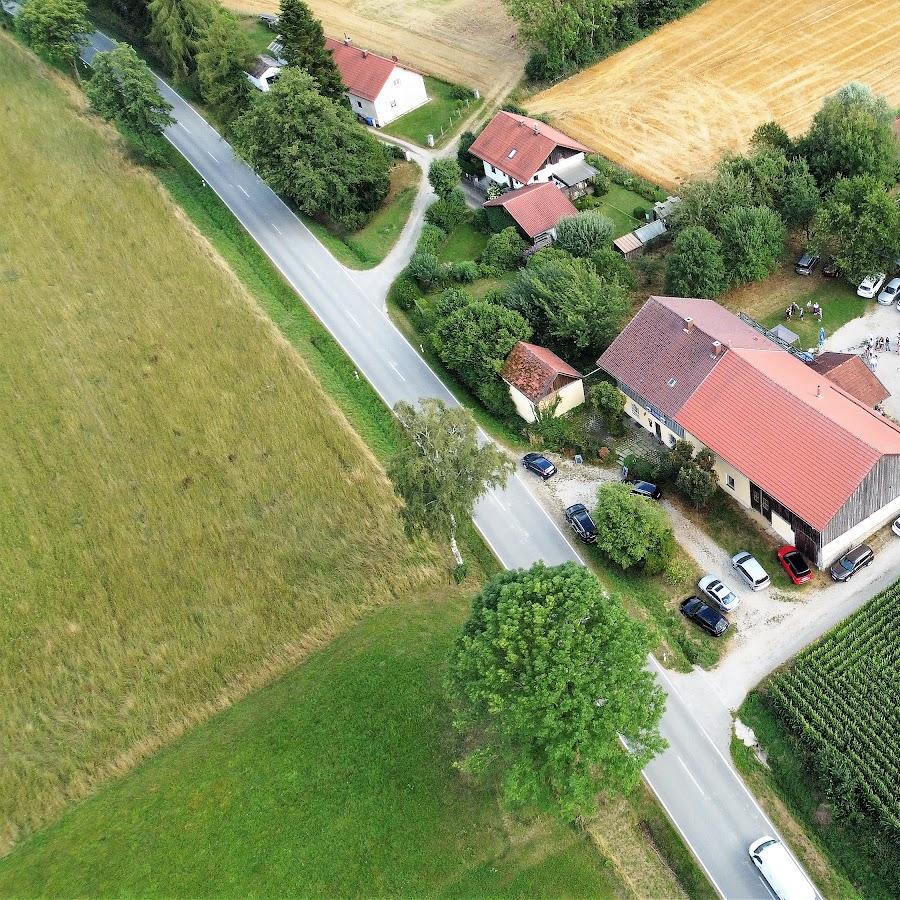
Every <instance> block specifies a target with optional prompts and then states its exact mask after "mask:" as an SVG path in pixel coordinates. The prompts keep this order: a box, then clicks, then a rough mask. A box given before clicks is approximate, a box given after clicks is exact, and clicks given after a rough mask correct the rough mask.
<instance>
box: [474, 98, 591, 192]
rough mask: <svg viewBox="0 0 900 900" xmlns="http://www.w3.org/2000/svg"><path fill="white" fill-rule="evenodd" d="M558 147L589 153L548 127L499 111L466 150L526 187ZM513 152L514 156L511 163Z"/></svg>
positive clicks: (578, 144) (524, 117)
mask: <svg viewBox="0 0 900 900" xmlns="http://www.w3.org/2000/svg"><path fill="white" fill-rule="evenodd" d="M557 147H567V148H569V149H570V150H574V151H576V152H582V153H590V152H591V151H590V150H589V149H588V148H587V147H585V146H584V144H581V143H579V142H578V141H576V140H575V139H574V138H570V137H569V136H568V135H567V134H563V133H562V132H561V131H558V130H557V129H556V128H552V127H551V126H550V125H545V124H544V123H543V122H539V121H538V120H537V119H529V118H528V116H520V115H517V114H516V113H511V112H506V111H505V110H501V111H500V112H498V113H497V115H496V116H494V118H493V119H491V121H490V122H488V124H487V126H486V127H485V129H484V131H482V132H481V134H479V135H478V137H477V138H476V139H475V142H474V143H473V144H472V146H471V147H469V153H471V154H472V155H473V156H477V157H478V158H479V159H483V160H485V162H489V163H490V164H491V165H492V166H495V167H496V168H498V169H500V170H501V171H503V172H506V173H508V174H509V175H512V177H513V178H515V179H517V180H518V181H521V182H522V183H523V184H525V183H527V182H528V181H530V180H531V177H532V176H533V175H534V173H535V172H537V171H538V170H539V169H540V168H541V167H542V166H543V165H544V161H545V160H546V159H547V157H548V156H549V155H550V154H551V153H552V152H553V151H554V150H555V149H556V148H557ZM513 150H515V153H514V154H513V157H512V159H510V156H509V154H510V153H512V151H513Z"/></svg>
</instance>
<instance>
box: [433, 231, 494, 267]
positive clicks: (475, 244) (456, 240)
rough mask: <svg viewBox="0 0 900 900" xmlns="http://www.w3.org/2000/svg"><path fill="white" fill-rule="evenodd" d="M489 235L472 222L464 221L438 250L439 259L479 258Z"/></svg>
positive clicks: (460, 260) (461, 259)
mask: <svg viewBox="0 0 900 900" xmlns="http://www.w3.org/2000/svg"><path fill="white" fill-rule="evenodd" d="M488 237H489V236H488V235H486V234H485V233H484V232H483V231H479V230H478V229H477V228H475V226H474V225H472V224H471V222H464V223H463V224H462V225H459V226H458V227H457V228H454V229H453V231H452V232H450V234H448V235H447V239H446V240H445V241H444V243H443V245H442V246H441V247H440V249H439V250H438V259H439V260H440V261H441V262H464V261H465V260H467V259H471V260H477V259H478V257H479V256H481V251H482V250H484V248H485V245H486V244H487V242H488Z"/></svg>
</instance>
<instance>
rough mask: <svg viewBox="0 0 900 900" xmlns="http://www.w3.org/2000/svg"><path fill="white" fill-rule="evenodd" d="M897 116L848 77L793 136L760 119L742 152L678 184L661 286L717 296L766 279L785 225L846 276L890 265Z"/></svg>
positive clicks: (895, 217)
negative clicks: (672, 241)
mask: <svg viewBox="0 0 900 900" xmlns="http://www.w3.org/2000/svg"><path fill="white" fill-rule="evenodd" d="M894 117H895V116H894V111H893V110H892V109H891V107H890V106H889V105H888V104H887V102H886V101H885V100H884V99H883V98H882V97H878V96H876V95H875V94H873V93H872V92H871V91H870V90H869V89H868V88H866V87H864V86H863V85H860V84H849V85H847V86H846V87H844V88H842V89H841V90H840V91H838V92H837V93H836V94H834V95H833V96H831V97H828V98H826V99H825V101H824V102H823V104H822V106H821V108H820V109H819V111H818V112H817V113H816V114H815V116H814V117H813V121H812V124H811V125H810V128H809V130H808V131H807V132H806V134H804V135H802V136H801V137H800V138H798V139H797V140H792V139H791V138H790V136H789V135H788V134H787V133H786V132H785V130H784V129H783V128H782V127H781V126H780V125H778V124H777V123H775V122H767V123H765V124H763V125H761V126H760V127H759V128H757V129H756V131H755V132H754V134H753V138H752V140H751V147H750V151H749V152H748V153H746V154H728V155H727V156H725V158H724V159H722V161H721V162H720V163H719V165H718V166H717V167H716V171H715V174H714V175H713V177H712V178H709V179H702V180H699V181H695V182H693V183H692V184H691V185H689V186H688V187H687V188H685V189H684V191H683V192H682V196H683V202H682V204H681V206H680V207H679V208H678V209H677V211H676V213H675V215H674V218H673V224H674V225H675V229H676V232H677V237H676V239H675V245H674V249H673V251H672V252H671V253H670V254H669V256H668V259H667V271H666V289H667V291H668V292H669V293H672V294H675V295H678V296H683V297H717V296H719V295H720V294H722V293H723V292H724V291H726V290H728V288H730V287H733V286H735V285H739V284H744V283H746V282H749V281H757V280H760V279H763V278H765V277H766V276H767V275H769V274H770V273H771V272H772V271H773V270H774V269H775V268H776V266H777V265H778V263H779V260H780V259H781V255H782V253H783V251H784V244H785V240H786V238H787V233H788V231H789V230H792V231H793V230H805V232H806V237H807V246H808V247H809V248H810V249H812V250H815V251H816V252H818V253H820V254H823V255H824V254H827V255H828V256H830V257H832V258H833V259H834V261H835V264H836V265H837V267H838V269H839V270H840V271H841V272H842V274H844V275H845V276H846V277H847V278H848V279H850V280H851V281H854V282H859V281H861V280H862V279H863V278H864V277H866V276H867V275H872V274H875V273H877V272H884V271H888V267H890V265H891V263H892V261H893V260H894V259H895V258H896V257H897V256H898V255H900V207H898V205H897V202H896V200H895V199H894V197H893V196H892V189H893V187H894V185H895V184H896V183H897V180H898V173H900V157H898V152H897V144H896V142H895V140H894V136H893V130H892V126H893V122H894Z"/></svg>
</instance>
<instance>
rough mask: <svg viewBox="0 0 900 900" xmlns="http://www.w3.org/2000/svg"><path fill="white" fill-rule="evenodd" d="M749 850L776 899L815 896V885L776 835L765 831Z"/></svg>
mask: <svg viewBox="0 0 900 900" xmlns="http://www.w3.org/2000/svg"><path fill="white" fill-rule="evenodd" d="M748 852H749V853H750V859H752V860H753V864H754V865H755V866H756V868H757V869H759V871H760V874H761V875H762V877H763V878H765V879H766V884H768V885H769V887H770V888H771V889H772V893H773V894H774V895H775V896H776V897H777V898H778V900H818V898H819V895H818V894H817V893H816V889H815V888H814V887H813V886H812V885H811V884H810V883H809V879H808V878H807V877H806V875H805V874H804V872H803V869H801V868H800V866H798V865H797V863H796V862H795V861H794V857H793V856H791V854H790V853H788V851H787V847H785V846H784V844H782V843H781V841H779V840H778V838H773V837H770V836H769V835H765V836H764V837H761V838H760V839H759V840H758V841H754V842H753V843H752V844H751V845H750V848H749V851H748Z"/></svg>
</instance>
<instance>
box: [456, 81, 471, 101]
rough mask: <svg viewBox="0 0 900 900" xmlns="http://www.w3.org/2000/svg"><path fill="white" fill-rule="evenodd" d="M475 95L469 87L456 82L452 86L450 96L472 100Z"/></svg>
mask: <svg viewBox="0 0 900 900" xmlns="http://www.w3.org/2000/svg"><path fill="white" fill-rule="evenodd" d="M474 96H475V95H474V94H473V93H472V92H471V91H470V90H469V89H468V88H467V87H463V86H462V85H461V84H454V85H451V87H450V97H451V98H452V99H453V100H459V101H460V102H462V101H464V100H470V99H471V98H472V97H474Z"/></svg>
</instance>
